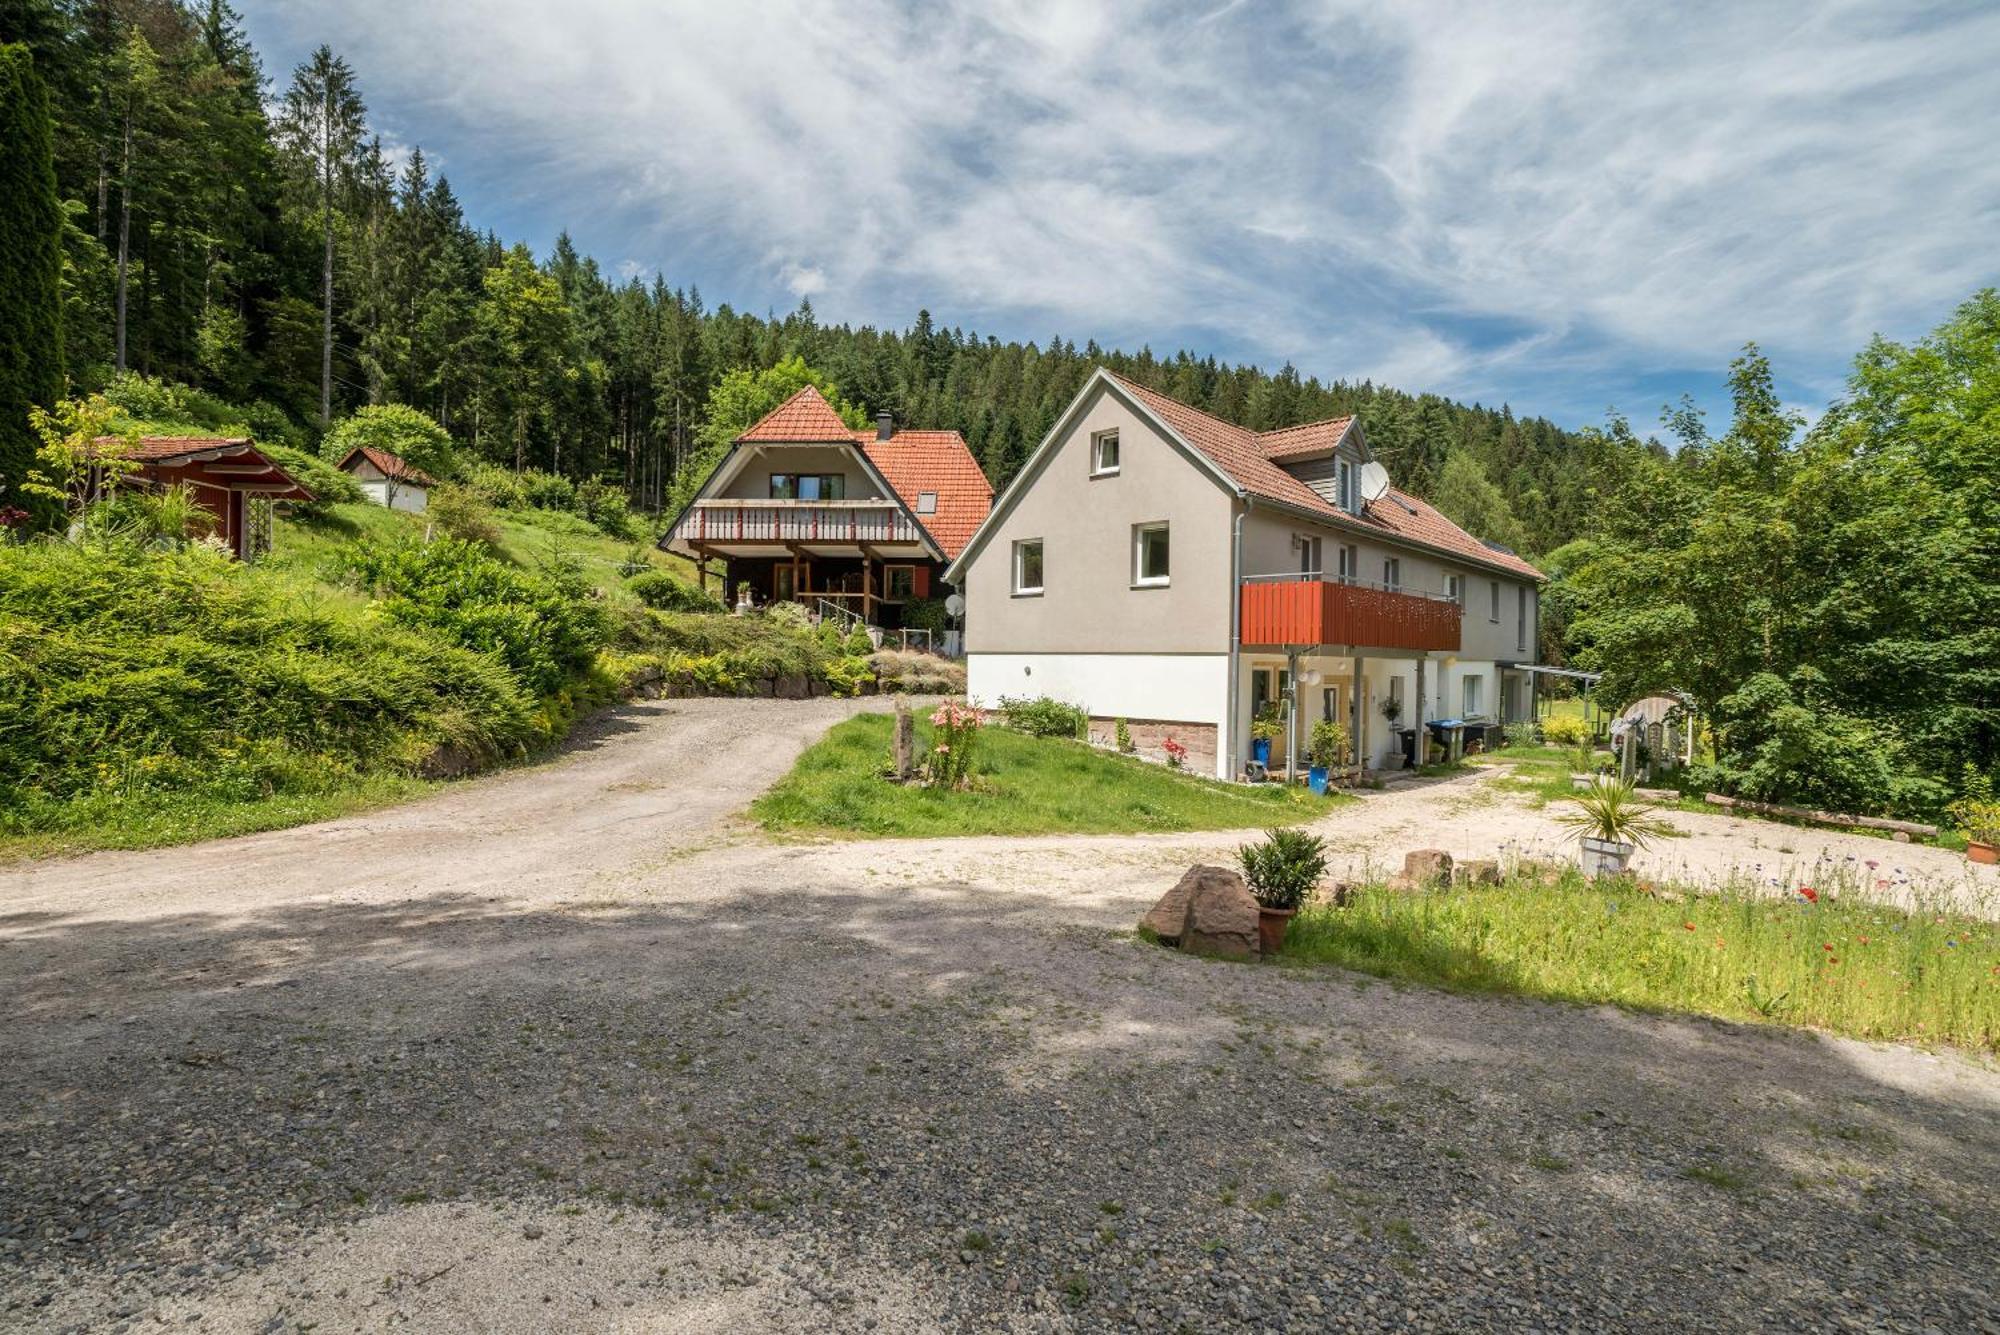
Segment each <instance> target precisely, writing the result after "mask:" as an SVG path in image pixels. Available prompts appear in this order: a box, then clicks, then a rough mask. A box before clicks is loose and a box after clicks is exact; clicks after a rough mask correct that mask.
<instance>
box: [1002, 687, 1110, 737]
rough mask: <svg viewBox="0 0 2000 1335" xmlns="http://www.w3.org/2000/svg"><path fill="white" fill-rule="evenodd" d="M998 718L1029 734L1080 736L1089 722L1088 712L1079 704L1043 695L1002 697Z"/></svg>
mask: <svg viewBox="0 0 2000 1335" xmlns="http://www.w3.org/2000/svg"><path fill="white" fill-rule="evenodd" d="M1000 718H1001V720H1002V721H1003V722H1004V723H1005V724H1006V725H1007V726H1008V727H1010V728H1012V729H1013V730H1014V731H1016V732H1025V733H1027V734H1028V735H1029V736H1030V737H1081V736H1083V734H1084V730H1085V729H1086V728H1088V727H1089V726H1090V716H1089V715H1088V714H1086V713H1085V712H1084V711H1083V709H1082V708H1081V707H1079V706H1077V705H1073V704H1071V703H1069V702H1068V701H1067V700H1057V699H1054V698H1053V697H1051V696H1046V695H1038V696H1035V697H1033V698H1021V699H1016V698H1014V697H1012V696H1005V697H1002V698H1001V701H1000Z"/></svg>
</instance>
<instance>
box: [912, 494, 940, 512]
mask: <svg viewBox="0 0 2000 1335" xmlns="http://www.w3.org/2000/svg"><path fill="white" fill-rule="evenodd" d="M917 513H918V514H920V515H934V514H936V513H937V493H936V492H934V491H920V492H918V493H917Z"/></svg>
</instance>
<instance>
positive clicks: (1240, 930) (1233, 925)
mask: <svg viewBox="0 0 2000 1335" xmlns="http://www.w3.org/2000/svg"><path fill="white" fill-rule="evenodd" d="M1201 870H1203V871H1205V872H1208V873H1210V874H1209V875H1206V876H1203V877H1202V878H1201V880H1200V881H1198V882H1196V884H1195V886H1194V890H1193V893H1191V894H1190V895H1189V896H1188V911H1187V925H1186V926H1184V927H1183V928H1182V929H1181V949H1182V950H1185V951H1189V952H1191V953H1193V954H1196V955H1220V956H1222V957H1223V958H1225V959H1232V960H1254V959H1256V958H1257V900H1256V898H1255V897H1254V896H1252V895H1251V893H1250V888H1249V887H1248V886H1246V885H1244V884H1243V878H1242V877H1241V876H1238V875H1237V874H1236V873H1235V872H1233V871H1226V870H1224V869H1223V868H1220V867H1204V868H1201Z"/></svg>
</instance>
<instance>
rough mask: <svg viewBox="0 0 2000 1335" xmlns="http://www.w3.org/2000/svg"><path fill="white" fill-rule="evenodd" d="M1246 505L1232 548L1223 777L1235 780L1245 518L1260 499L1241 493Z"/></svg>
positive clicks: (1239, 752)
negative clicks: (1226, 758) (1225, 768)
mask: <svg viewBox="0 0 2000 1335" xmlns="http://www.w3.org/2000/svg"><path fill="white" fill-rule="evenodd" d="M1237 495H1238V499H1240V500H1241V501H1242V502H1243V508H1242V509H1240V510H1238V511H1237V512H1236V524H1235V533H1234V536H1233V538H1232V540H1231V543H1230V549H1229V719H1228V727H1229V772H1228V773H1227V774H1225V775H1223V776H1222V777H1223V778H1225V779H1228V780H1232V781H1233V780H1234V779H1235V778H1236V776H1237V775H1238V774H1241V773H1242V772H1243V739H1242V738H1241V737H1239V736H1237V729H1236V723H1237V717H1236V715H1237V708H1236V705H1237V701H1238V699H1239V698H1240V697H1241V694H1242V687H1241V686H1240V685H1239V682H1240V680H1241V678H1242V675H1243V673H1242V671H1241V661H1242V657H1243V521H1244V519H1245V518H1247V517H1248V516H1249V514H1250V508H1251V507H1252V506H1253V505H1255V504H1256V501H1254V500H1252V499H1251V498H1250V495H1249V494H1248V493H1247V492H1239V493H1238V494H1237Z"/></svg>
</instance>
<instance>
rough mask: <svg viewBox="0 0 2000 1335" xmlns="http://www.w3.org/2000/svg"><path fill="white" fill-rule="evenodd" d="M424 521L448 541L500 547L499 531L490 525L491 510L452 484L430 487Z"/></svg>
mask: <svg viewBox="0 0 2000 1335" xmlns="http://www.w3.org/2000/svg"><path fill="white" fill-rule="evenodd" d="M424 520H425V522H426V523H428V524H430V525H431V526H432V527H433V528H435V529H436V530H437V531H438V532H440V533H442V534H444V535H445V536H446V537H447V538H455V539H457V540H458V541H460V542H476V543H479V544H481V545H482V546H486V547H497V546H499V545H500V528H499V525H497V524H495V523H494V522H493V511H492V509H491V508H490V507H489V506H488V505H487V504H486V502H485V501H483V500H481V499H480V498H479V495H478V493H476V492H474V491H472V490H471V489H470V488H467V487H461V486H459V485H458V484H456V483H453V482H447V483H445V484H443V485H442V486H437V487H432V488H431V490H430V497H429V499H428V500H427V501H426V502H425V505H424Z"/></svg>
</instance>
